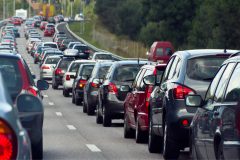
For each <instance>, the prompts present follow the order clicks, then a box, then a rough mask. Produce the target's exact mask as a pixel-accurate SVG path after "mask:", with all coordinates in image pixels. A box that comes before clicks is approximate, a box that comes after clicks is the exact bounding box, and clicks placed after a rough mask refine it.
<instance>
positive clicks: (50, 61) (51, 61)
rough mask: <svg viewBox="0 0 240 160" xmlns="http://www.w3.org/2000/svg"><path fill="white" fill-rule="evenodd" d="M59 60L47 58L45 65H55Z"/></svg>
mask: <svg viewBox="0 0 240 160" xmlns="http://www.w3.org/2000/svg"><path fill="white" fill-rule="evenodd" d="M59 60H60V57H59V58H47V60H46V62H45V64H57V63H58V61H59Z"/></svg>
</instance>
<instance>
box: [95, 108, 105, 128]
mask: <svg viewBox="0 0 240 160" xmlns="http://www.w3.org/2000/svg"><path fill="white" fill-rule="evenodd" d="M96 110H97V111H96V123H97V124H102V123H103V117H102V116H101V115H100V113H99V112H100V111H99V106H98V105H97V106H96Z"/></svg>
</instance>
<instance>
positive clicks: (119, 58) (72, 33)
mask: <svg viewBox="0 0 240 160" xmlns="http://www.w3.org/2000/svg"><path fill="white" fill-rule="evenodd" d="M60 24H65V25H66V28H67V30H68V32H69V33H70V34H71V35H72V36H73V37H75V38H76V39H78V40H79V41H80V42H82V43H84V44H86V45H87V46H89V47H90V48H91V49H92V50H94V51H96V52H108V53H111V52H109V51H106V50H103V49H99V48H97V47H95V46H94V45H92V44H90V43H88V42H87V41H85V40H84V39H83V38H81V37H79V36H78V35H76V34H75V33H74V32H73V31H71V29H70V28H69V26H68V23H66V22H62V23H59V24H57V26H58V25H60ZM57 26H56V30H57V32H58V29H57ZM111 54H112V55H113V57H114V58H115V59H116V60H144V61H147V59H143V58H124V57H121V56H118V55H117V54H115V53H111Z"/></svg>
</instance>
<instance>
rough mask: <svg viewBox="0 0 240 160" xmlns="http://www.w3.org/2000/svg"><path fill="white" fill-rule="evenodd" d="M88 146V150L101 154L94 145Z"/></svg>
mask: <svg viewBox="0 0 240 160" xmlns="http://www.w3.org/2000/svg"><path fill="white" fill-rule="evenodd" d="M86 146H87V147H88V149H90V151H92V152H101V150H100V149H99V148H98V147H97V146H96V145H94V144H86Z"/></svg>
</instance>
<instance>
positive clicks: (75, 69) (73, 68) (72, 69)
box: [69, 63, 81, 72]
mask: <svg viewBox="0 0 240 160" xmlns="http://www.w3.org/2000/svg"><path fill="white" fill-rule="evenodd" d="M80 64H81V63H72V65H71V66H70V69H69V72H77V70H78V68H79V66H80Z"/></svg>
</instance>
